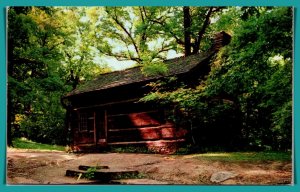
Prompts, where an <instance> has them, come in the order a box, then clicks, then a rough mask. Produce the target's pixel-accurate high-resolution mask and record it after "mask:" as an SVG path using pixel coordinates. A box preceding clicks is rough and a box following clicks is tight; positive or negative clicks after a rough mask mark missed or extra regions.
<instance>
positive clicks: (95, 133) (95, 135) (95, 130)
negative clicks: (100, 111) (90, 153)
mask: <svg viewBox="0 0 300 192" xmlns="http://www.w3.org/2000/svg"><path fill="white" fill-rule="evenodd" d="M94 143H95V145H96V144H97V129H96V112H95V111H94Z"/></svg>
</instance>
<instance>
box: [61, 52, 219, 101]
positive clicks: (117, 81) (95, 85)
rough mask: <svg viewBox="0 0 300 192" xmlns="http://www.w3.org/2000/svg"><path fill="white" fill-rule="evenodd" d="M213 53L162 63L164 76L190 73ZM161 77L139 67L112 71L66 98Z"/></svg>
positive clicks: (86, 83)
mask: <svg viewBox="0 0 300 192" xmlns="http://www.w3.org/2000/svg"><path fill="white" fill-rule="evenodd" d="M214 53H215V51H210V52H207V53H199V54H195V55H191V56H187V57H178V58H174V59H170V60H166V61H164V64H166V66H167V67H168V72H167V74H165V75H164V76H173V75H179V74H183V73H187V72H189V71H191V70H192V69H193V68H194V67H196V66H197V65H198V64H200V63H201V62H202V61H204V60H206V59H207V58H209V57H210V56H212V55H213V54H214ZM161 77H163V76H162V75H150V76H146V75H144V74H143V73H142V70H141V66H138V67H133V68H129V69H125V70H121V71H114V72H110V73H104V74H100V75H99V76H98V77H97V78H95V79H94V80H91V81H88V82H85V83H84V84H82V85H80V86H79V87H78V88H77V89H75V90H73V91H71V92H69V93H68V94H67V95H66V97H68V96H72V95H77V94H81V93H86V92H92V91H99V90H104V89H108V88H113V87H118V86H122V85H128V84H132V83H138V82H143V81H148V80H155V79H158V78H161Z"/></svg>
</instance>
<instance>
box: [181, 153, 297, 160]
mask: <svg viewBox="0 0 300 192" xmlns="http://www.w3.org/2000/svg"><path fill="white" fill-rule="evenodd" d="M186 157H187V158H197V159H202V160H211V161H225V162H233V161H235V162H238V161H242V162H245V161H246V162H247V161H248V162H260V161H291V160H292V153H291V152H230V153H223V152H221V153H203V154H191V155H187V156H186Z"/></svg>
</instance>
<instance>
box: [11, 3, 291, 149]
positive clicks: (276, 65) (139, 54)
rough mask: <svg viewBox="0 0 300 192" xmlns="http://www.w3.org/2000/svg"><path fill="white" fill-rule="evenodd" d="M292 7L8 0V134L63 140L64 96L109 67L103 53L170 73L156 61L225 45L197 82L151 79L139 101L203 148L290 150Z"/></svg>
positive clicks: (57, 142) (66, 110)
mask: <svg viewBox="0 0 300 192" xmlns="http://www.w3.org/2000/svg"><path fill="white" fill-rule="evenodd" d="M292 11H293V10H292V9H291V8H288V7H89V8H87V7H78V8H74V7H64V8H63V7H10V8H9V9H8V39H7V43H8V139H9V141H8V142H9V144H11V138H12V137H20V136H24V137H27V138H28V139H31V140H34V141H38V142H43V143H55V144H65V143H66V134H67V131H68V130H66V126H65V117H66V115H67V113H68V109H65V108H64V107H63V106H62V104H61V97H62V96H63V95H64V94H65V93H67V92H68V91H70V90H72V89H75V88H76V87H77V86H78V85H79V84H80V83H81V82H83V81H85V80H89V79H92V78H94V77H95V76H96V75H98V74H99V73H101V72H107V71H109V70H110V69H109V67H108V66H107V63H105V62H102V63H101V62H99V60H100V59H99V58H100V57H108V58H115V59H117V60H122V61H124V60H126V61H128V60H130V61H132V62H133V63H135V64H137V65H143V66H144V67H143V72H144V74H145V75H147V74H149V73H150V74H151V73H161V74H164V73H166V72H167V70H168V69H167V67H166V66H165V65H163V64H162V62H161V61H163V60H165V59H166V58H168V56H170V55H172V54H173V55H174V54H177V56H178V55H186V56H188V55H191V54H196V53H199V52H204V51H206V50H208V49H209V47H210V46H211V39H212V37H213V34H215V33H216V32H219V31H222V30H223V31H226V32H227V33H229V34H230V35H232V41H231V43H230V44H229V45H228V46H226V47H224V48H222V49H221V50H220V51H219V53H218V54H217V55H216V56H215V57H214V58H213V59H212V60H211V62H212V65H211V66H210V68H211V70H210V72H209V73H208V74H206V76H205V78H204V79H202V80H201V81H199V84H198V86H196V87H195V86H194V87H191V86H190V87H189V86H186V85H184V84H182V83H180V82H178V81H177V79H176V78H174V77H171V78H166V79H165V80H161V81H159V82H153V83H151V84H150V86H151V87H152V92H151V93H149V94H148V95H146V96H145V97H144V98H143V99H142V100H141V101H143V102H155V103H157V104H159V105H164V106H168V107H170V109H171V110H170V115H169V118H170V119H171V120H172V121H174V122H175V123H176V124H177V125H178V126H181V127H185V128H187V129H189V130H190V132H189V133H190V137H189V138H190V144H191V146H192V147H193V148H197V149H201V150H207V149H209V150H211V149H221V150H248V149H269V150H271V149H272V150H287V149H291V145H292V107H293V103H292V75H293V70H292V69H293V65H292V64H293V55H292V54H293V52H292V50H293V47H292V43H293V12H292Z"/></svg>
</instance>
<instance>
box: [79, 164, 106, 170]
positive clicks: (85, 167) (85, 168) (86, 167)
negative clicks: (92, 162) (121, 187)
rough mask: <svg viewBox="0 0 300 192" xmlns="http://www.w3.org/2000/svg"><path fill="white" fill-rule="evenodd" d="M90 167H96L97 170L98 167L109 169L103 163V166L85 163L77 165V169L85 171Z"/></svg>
mask: <svg viewBox="0 0 300 192" xmlns="http://www.w3.org/2000/svg"><path fill="white" fill-rule="evenodd" d="M90 168H96V170H99V169H109V167H108V166H106V165H103V166H86V165H79V166H78V169H79V170H83V171H86V170H88V169H90Z"/></svg>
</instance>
